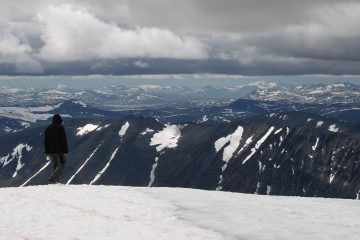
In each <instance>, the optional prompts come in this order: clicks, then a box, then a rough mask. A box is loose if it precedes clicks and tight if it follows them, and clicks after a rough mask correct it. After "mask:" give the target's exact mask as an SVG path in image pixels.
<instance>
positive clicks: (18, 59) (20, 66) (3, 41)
mask: <svg viewBox="0 0 360 240" xmlns="http://www.w3.org/2000/svg"><path fill="white" fill-rule="evenodd" d="M32 52H33V50H32V48H31V47H30V46H29V45H28V44H25V43H21V42H20V40H19V39H18V38H17V37H15V36H13V35H7V34H6V35H3V36H0V63H5V64H14V65H15V67H16V71H17V72H22V73H41V72H42V71H43V69H42V66H41V64H40V63H39V62H38V61H37V60H36V59H35V58H33V57H32Z"/></svg>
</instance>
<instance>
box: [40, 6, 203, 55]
mask: <svg viewBox="0 0 360 240" xmlns="http://www.w3.org/2000/svg"><path fill="white" fill-rule="evenodd" d="M37 20H38V21H39V23H40V24H41V25H42V26H43V34H42V40H43V41H44V42H45V45H44V46H43V47H42V48H41V50H40V53H39V56H40V58H41V59H43V60H46V61H78V60H92V59H116V58H137V57H143V58H175V59H204V58H206V57H207V53H206V49H205V46H204V45H203V44H202V43H201V42H200V41H199V40H197V39H196V38H194V37H191V36H183V37H180V36H178V35H176V34H174V33H173V32H171V31H168V30H163V29H158V28H141V27H137V28H134V29H124V28H120V27H119V26H117V25H116V24H115V23H107V22H104V21H101V20H100V19H98V18H96V17H95V16H94V15H92V14H90V13H89V12H87V11H85V10H81V9H76V8H73V7H71V6H70V5H60V6H50V7H48V8H46V10H43V11H41V12H40V13H38V14H37Z"/></svg>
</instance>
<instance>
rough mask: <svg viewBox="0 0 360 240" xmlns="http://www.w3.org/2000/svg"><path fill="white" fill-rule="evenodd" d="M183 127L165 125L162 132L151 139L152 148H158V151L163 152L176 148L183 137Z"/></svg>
mask: <svg viewBox="0 0 360 240" xmlns="http://www.w3.org/2000/svg"><path fill="white" fill-rule="evenodd" d="M181 128H182V126H181V125H170V124H165V127H164V128H163V130H161V131H160V132H157V133H155V134H154V136H153V137H152V138H151V142H150V146H156V151H158V152H161V151H163V150H164V149H165V148H176V147H177V143H178V141H179V139H180V136H181Z"/></svg>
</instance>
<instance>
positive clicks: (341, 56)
mask: <svg viewBox="0 0 360 240" xmlns="http://www.w3.org/2000/svg"><path fill="white" fill-rule="evenodd" d="M359 22H360V2H358V1H346V0H345V1H336V0H318V1H314V0H312V1H310V0H299V1H289V0H271V1H270V0H262V1H261V0H224V1H217V0H182V1H169V0H146V1H144V0H141V1H140V0H131V1H128V0H104V1H95V0H94V1H91V0H87V1H85V0H77V1H75V0H64V1H57V0H46V1H44V0H33V1H31V4H29V2H28V1H25V0H18V1H10V0H9V1H6V0H2V1H1V9H0V74H10V75H18V74H34V75H41V74H59V75H62V74H65V75H66V74H120V75H124V74H158V73H204V72H208V73H225V74H244V75H273V74H283V75H292V74H335V75H337V74H360V70H359V69H360V68H359V62H360V45H359V44H358V43H359V41H360V31H358V23H359Z"/></svg>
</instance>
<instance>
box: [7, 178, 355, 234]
mask: <svg viewBox="0 0 360 240" xmlns="http://www.w3.org/2000/svg"><path fill="white" fill-rule="evenodd" d="M0 216H1V218H0V239H7V240H11V239H122V240H126V239H129V240H136V239H139V240H146V239H156V240H160V239H166V240H168V239H171V240H178V239H179V240H190V239H196V240H198V239H206V240H211V239H216V240H221V239H244V240H246V239H250V240H251V239H274V240H275V239H276V240H281V239H284V240H285V239H287V240H289V239H291V240H296V239H299V240H300V239H301V240H304V239H317V240H321V239H326V240H330V239H336V240H338V239H354V240H355V239H358V237H359V234H360V204H359V201H356V200H340V199H320V198H300V197H275V196H260V195H248V194H240V193H229V192H215V191H203V190H191V189H169V188H133V187H115V186H114V187H112V186H85V185H81V186H79V185H78V186H74V185H69V186H65V185H55V186H54V185H52V186H36V187H24V188H3V189H0Z"/></svg>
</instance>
